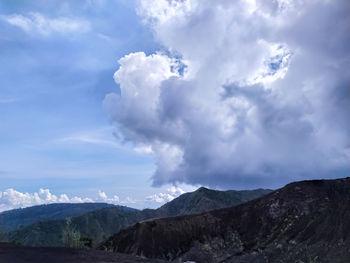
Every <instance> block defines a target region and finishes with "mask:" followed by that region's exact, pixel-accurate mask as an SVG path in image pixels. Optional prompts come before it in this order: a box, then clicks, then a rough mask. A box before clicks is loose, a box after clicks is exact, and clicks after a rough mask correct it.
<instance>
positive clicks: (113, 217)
mask: <svg viewBox="0 0 350 263" xmlns="http://www.w3.org/2000/svg"><path fill="white" fill-rule="evenodd" d="M269 192H271V190H265V189H257V190H247V191H234V190H230V191H216V190H210V189H207V188H204V187H202V188H199V189H198V190H196V191H194V192H191V193H186V194H183V195H181V196H179V197H178V198H175V199H174V200H172V201H171V202H169V203H167V204H165V205H163V206H162V207H160V208H158V209H145V210H143V211H139V210H135V209H129V210H128V209H125V208H124V207H118V206H112V207H106V208H103V209H101V210H97V211H93V212H90V213H87V214H84V215H81V216H78V217H75V218H72V226H73V227H74V229H76V230H77V231H79V232H80V234H81V236H82V237H87V238H91V239H92V241H93V245H96V244H98V243H100V242H102V241H104V240H105V239H106V238H108V237H110V236H111V235H113V234H115V233H117V232H119V231H120V230H121V229H123V228H126V227H128V226H131V225H133V224H135V223H137V222H140V221H143V220H148V219H151V218H163V217H169V216H175V215H183V214H191V213H200V212H204V211H209V210H213V209H218V208H223V207H230V206H233V205H238V204H241V203H242V202H246V201H248V200H252V199H255V198H257V197H259V196H262V195H264V194H267V193H269ZM65 225H66V224H65V220H54V221H43V222H37V223H35V224H32V225H29V226H27V227H24V228H21V229H19V230H16V231H11V232H9V233H7V236H6V237H7V240H9V241H16V242H18V243H21V244H23V245H29V246H62V245H63V243H62V233H63V231H64V228H65Z"/></svg>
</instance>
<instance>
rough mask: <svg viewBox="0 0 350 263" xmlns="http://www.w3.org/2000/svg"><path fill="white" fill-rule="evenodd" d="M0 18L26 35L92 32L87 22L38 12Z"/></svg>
mask: <svg viewBox="0 0 350 263" xmlns="http://www.w3.org/2000/svg"><path fill="white" fill-rule="evenodd" d="M0 17H1V18H2V20H4V21H6V22H7V23H8V24H10V25H12V26H15V27H18V28H20V29H22V30H23V31H25V32H26V33H33V34H35V33H38V34H41V35H45V36H48V35H50V34H53V33H60V34H66V33H72V32H80V33H83V32H87V31H89V30H90V24H89V22H88V21H86V20H83V19H73V18H68V17H56V18H49V17H46V16H44V15H43V14H41V13H37V12H31V13H29V14H11V15H1V16H0Z"/></svg>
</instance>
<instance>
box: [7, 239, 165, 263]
mask: <svg viewBox="0 0 350 263" xmlns="http://www.w3.org/2000/svg"><path fill="white" fill-rule="evenodd" d="M0 262H1V263H82V262H84V263H107V262H108V263H112V262H119V263H120V262H123V263H134V262H140V263H141V262H142V263H143V262H145V263H148V262H155V263H162V262H165V261H162V260H155V259H153V260H151V259H144V258H140V257H135V256H131V255H125V254H120V253H109V252H104V251H96V250H87V249H70V248H52V247H51V248H41V247H21V246H15V245H11V244H7V243H0Z"/></svg>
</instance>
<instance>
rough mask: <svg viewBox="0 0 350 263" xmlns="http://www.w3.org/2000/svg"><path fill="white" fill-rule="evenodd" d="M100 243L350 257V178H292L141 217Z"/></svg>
mask: <svg viewBox="0 0 350 263" xmlns="http://www.w3.org/2000/svg"><path fill="white" fill-rule="evenodd" d="M100 248H101V249H105V250H109V251H117V252H122V253H129V254H134V255H142V256H146V257H148V258H163V259H167V260H176V261H178V262H182V261H186V260H193V261H196V262H197V263H199V262H240V263H244V262H247V263H248V262H249V263H251V262H256V263H260V262H261V263H262V262H334V263H335V262H339V263H344V262H350V178H345V179H337V180H314V181H302V182H296V183H291V184H288V185H286V186H285V187H284V188H282V189H279V190H276V191H274V192H272V193H270V194H268V195H266V196H263V197H261V198H259V199H256V200H253V201H250V202H247V203H244V204H241V205H238V206H235V207H231V208H226V209H220V210H215V211H211V212H207V213H202V214H196V215H186V216H179V217H173V218H164V219H157V220H153V221H147V222H142V223H138V224H136V225H134V226H132V227H129V228H127V229H124V230H122V231H120V232H119V233H118V234H116V235H114V236H113V237H111V238H110V239H109V240H107V241H106V242H105V243H104V244H103V245H101V247H100Z"/></svg>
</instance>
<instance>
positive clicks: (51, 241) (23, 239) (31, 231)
mask: <svg viewBox="0 0 350 263" xmlns="http://www.w3.org/2000/svg"><path fill="white" fill-rule="evenodd" d="M142 219H143V217H142V213H141V212H140V211H139V210H136V209H130V208H128V209H126V208H125V207H123V206H111V207H106V208H103V209H100V210H97V211H92V212H89V213H86V214H84V215H81V216H78V217H74V218H72V219H71V221H72V223H71V224H72V228H73V229H74V230H75V231H77V232H79V233H80V236H81V237H83V238H89V239H91V240H92V242H93V244H97V243H100V242H101V241H102V240H105V239H106V238H107V237H109V236H110V235H112V234H114V233H117V232H118V231H120V230H121V229H122V228H125V227H128V226H130V225H132V224H134V223H136V222H138V221H140V220H142ZM65 229H66V220H48V221H40V222H36V223H34V224H32V225H29V226H26V227H23V228H21V229H18V230H15V231H11V232H9V233H7V234H6V237H5V238H6V239H7V240H9V241H11V242H15V243H20V244H22V245H27V246H63V232H64V230H65Z"/></svg>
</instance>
